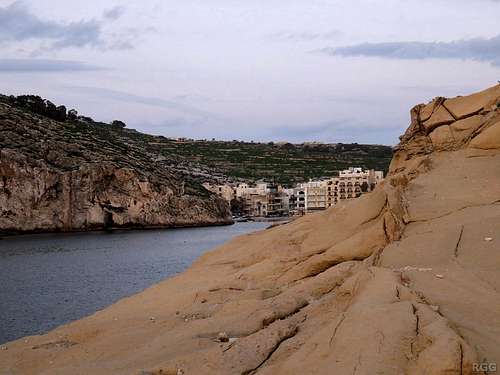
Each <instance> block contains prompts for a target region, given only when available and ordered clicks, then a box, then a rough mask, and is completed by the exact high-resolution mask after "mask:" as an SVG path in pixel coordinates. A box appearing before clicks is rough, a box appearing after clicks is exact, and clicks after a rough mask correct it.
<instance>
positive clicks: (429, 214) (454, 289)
mask: <svg viewBox="0 0 500 375" xmlns="http://www.w3.org/2000/svg"><path fill="white" fill-rule="evenodd" d="M499 107H500V85H499V86H495V87H492V88H490V89H488V90H486V91H483V92H481V93H478V94H474V95H471V96H467V97H459V98H455V99H444V98H437V99H436V100H434V101H433V102H432V103H429V104H427V105H419V106H417V107H415V108H414V109H413V110H412V112H411V113H412V123H411V125H410V127H409V129H408V130H407V132H406V133H405V134H404V136H403V137H402V138H401V143H400V145H399V146H398V148H397V151H396V154H395V157H394V159H393V161H392V164H391V172H390V175H389V176H388V177H387V179H386V180H385V181H384V182H383V183H382V184H381V185H379V186H378V187H377V188H376V189H375V191H374V192H372V193H370V194H368V195H365V196H363V197H362V198H360V199H357V200H355V201H351V202H349V203H347V204H345V205H343V206H337V207H335V208H333V209H330V210H328V211H325V212H323V213H319V214H315V215H311V216H306V217H304V218H302V219H299V220H296V221H295V222H293V223H290V224H286V225H282V226H278V227H274V228H272V229H268V230H266V231H262V232H259V233H255V234H250V235H246V236H243V237H239V238H236V239H234V240H233V241H231V242H229V243H227V244H225V245H224V246H222V247H220V248H218V249H216V250H214V251H212V252H210V253H207V254H206V255H204V256H203V257H201V258H200V259H199V260H198V261H197V262H196V263H195V264H194V265H193V266H192V267H191V268H190V269H189V270H188V271H186V272H184V273H183V274H181V275H179V276H177V277H175V278H173V279H170V280H167V281H165V282H162V283H160V284H158V285H156V286H153V287H151V288H149V289H148V290H146V291H145V292H143V293H141V294H138V295H136V296H133V297H130V298H128V299H124V300H122V301H120V302H118V303H117V304H115V305H113V306H111V307H109V308H107V309H105V310H103V311H101V312H98V313H96V314H94V315H93V316H90V317H88V318H86V319H83V320H80V321H77V322H75V323H72V324H69V325H66V326H63V327H60V328H58V329H56V330H54V331H52V332H50V333H48V334H46V335H43V336H35V337H28V338H25V339H21V340H18V341H16V342H12V343H9V344H7V349H6V350H3V351H0V369H1V370H0V373H8V374H50V375H52V374H217V375H221V374H261V375H265V374H266V375H267V374H286V375H289V374H297V375H299V374H300V375H303V374H366V375H373V374H394V375H399V374H414V375H421V374H447V375H449V374H457V375H458V374H471V373H472V365H473V363H476V362H479V361H487V362H496V363H500V293H499V291H500V232H499V228H500V188H499V186H500V108H499Z"/></svg>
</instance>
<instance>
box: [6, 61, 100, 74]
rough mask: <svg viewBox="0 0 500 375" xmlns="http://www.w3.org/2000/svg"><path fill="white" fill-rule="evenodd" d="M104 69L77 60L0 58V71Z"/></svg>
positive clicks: (29, 71) (79, 70)
mask: <svg viewBox="0 0 500 375" xmlns="http://www.w3.org/2000/svg"><path fill="white" fill-rule="evenodd" d="M96 70H105V68H102V67H99V66H95V65H88V64H85V63H83V62H79V61H68V60H42V59H0V73H35V72H49V73H50V72H84V71H96Z"/></svg>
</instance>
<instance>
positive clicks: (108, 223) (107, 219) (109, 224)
mask: <svg viewBox="0 0 500 375" xmlns="http://www.w3.org/2000/svg"><path fill="white" fill-rule="evenodd" d="M113 224H114V221H113V213H112V212H109V211H104V229H106V230H107V229H112V228H113Z"/></svg>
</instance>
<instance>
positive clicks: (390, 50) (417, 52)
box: [319, 35, 500, 66]
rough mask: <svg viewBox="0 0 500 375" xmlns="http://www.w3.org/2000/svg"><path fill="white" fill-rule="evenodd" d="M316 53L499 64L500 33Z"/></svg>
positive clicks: (372, 45) (353, 47)
mask: <svg viewBox="0 0 500 375" xmlns="http://www.w3.org/2000/svg"><path fill="white" fill-rule="evenodd" d="M319 52H321V53H324V54H327V55H335V56H365V57H382V58H389V59H417V60H421V59H430V58H436V59H461V60H476V61H485V62H489V63H491V64H493V65H496V66H499V65H500V35H497V36H495V37H493V38H489V39H486V38H475V39H468V40H457V41H453V42H388V43H362V44H357V45H353V46H346V47H338V48H324V49H322V50H319Z"/></svg>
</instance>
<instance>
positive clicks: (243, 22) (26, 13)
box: [0, 0, 500, 145]
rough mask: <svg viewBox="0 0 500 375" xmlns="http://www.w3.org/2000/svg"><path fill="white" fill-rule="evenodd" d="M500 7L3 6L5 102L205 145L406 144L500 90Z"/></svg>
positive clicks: (433, 2)
mask: <svg viewBox="0 0 500 375" xmlns="http://www.w3.org/2000/svg"><path fill="white" fill-rule="evenodd" d="M499 15H500V0H453V1H452V0H351V1H345V0H344V1H334V0H331V1H327V0H287V1H284V0H252V1H243V0H142V1H140V2H139V1H133V0H98V1H97V0H86V1H84V2H83V1H78V2H75V1H67V0H17V1H13V0H0V93H4V94H9V95H10V94H14V95H19V94H28V93H30V94H37V95H40V96H42V97H44V98H48V99H50V100H51V101H53V102H54V103H56V104H64V105H66V106H67V107H69V108H76V109H77V110H78V111H79V112H80V113H81V114H84V115H87V116H91V117H93V118H94V119H95V120H99V121H106V122H109V121H112V120H115V119H119V120H122V121H124V122H126V123H127V126H128V127H129V128H135V129H137V130H140V131H144V132H148V133H152V134H158V135H164V136H167V137H188V138H195V139H212V138H216V139H225V140H232V139H238V140H247V141H250V140H253V141H289V142H305V141H318V142H325V143H327V142H328V143H337V142H342V143H350V142H358V143H377V144H387V145H394V144H396V143H397V142H398V136H399V135H400V134H402V133H403V132H404V130H405V129H406V128H407V126H408V124H409V110H410V108H411V107H412V106H414V105H415V104H418V103H424V102H428V101H430V100H431V99H432V98H434V97H436V96H448V97H451V96H457V95H465V94H468V93H472V92H475V91H478V90H481V89H484V88H487V87H489V86H492V85H494V84H496V83H497V81H498V80H500V23H499V22H498V16H499Z"/></svg>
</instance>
